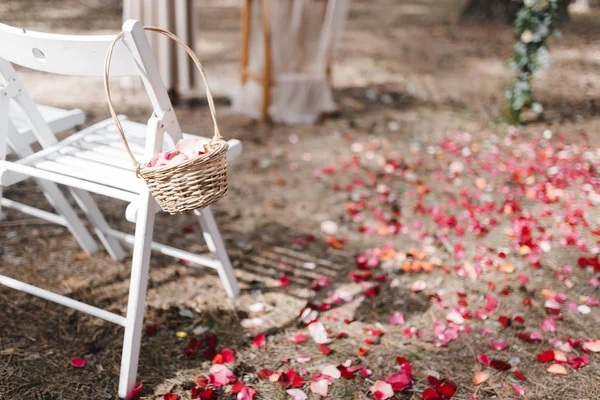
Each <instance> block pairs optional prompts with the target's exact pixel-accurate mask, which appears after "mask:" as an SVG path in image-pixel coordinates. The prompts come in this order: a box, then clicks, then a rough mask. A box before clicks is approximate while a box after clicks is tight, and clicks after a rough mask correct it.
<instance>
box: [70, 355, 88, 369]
mask: <svg viewBox="0 0 600 400" xmlns="http://www.w3.org/2000/svg"><path fill="white" fill-rule="evenodd" d="M86 364H87V361H85V360H84V359H83V358H77V357H75V358H72V359H71V365H72V366H73V367H74V368H84V367H85V365H86Z"/></svg>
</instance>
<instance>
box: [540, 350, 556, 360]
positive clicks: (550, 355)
mask: <svg viewBox="0 0 600 400" xmlns="http://www.w3.org/2000/svg"><path fill="white" fill-rule="evenodd" d="M537 359H538V361H539V362H541V363H547V362H550V361H554V350H546V351H543V352H541V353H540V354H538V355H537Z"/></svg>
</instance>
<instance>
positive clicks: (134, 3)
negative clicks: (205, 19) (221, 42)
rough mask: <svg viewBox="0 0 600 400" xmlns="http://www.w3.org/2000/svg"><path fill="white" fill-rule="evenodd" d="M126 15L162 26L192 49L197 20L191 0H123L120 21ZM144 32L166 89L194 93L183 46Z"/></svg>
mask: <svg viewBox="0 0 600 400" xmlns="http://www.w3.org/2000/svg"><path fill="white" fill-rule="evenodd" d="M128 19H137V20H140V21H142V23H143V24H144V25H151V26H156V27H159V28H162V29H166V30H168V31H170V32H172V33H174V34H175V35H177V36H179V38H180V39H181V40H182V41H183V42H184V43H185V44H187V45H188V46H190V47H191V48H192V49H193V50H195V44H196V33H197V28H198V24H197V18H196V16H195V13H194V10H193V7H192V0H124V1H123V21H126V20H128ZM147 36H148V40H149V42H150V45H151V46H152V49H153V50H154V56H155V57H156V59H157V61H158V66H159V68H160V72H161V75H162V78H163V81H164V83H165V86H166V87H167V90H175V91H176V92H177V93H178V94H180V95H183V96H186V95H190V94H196V93H195V91H196V89H197V88H198V79H197V77H196V68H195V67H194V64H193V62H192V60H191V59H190V58H189V57H188V56H187V54H186V52H185V50H183V49H182V48H181V47H180V46H177V43H175V42H173V41H172V40H169V38H167V37H165V36H163V35H158V34H156V33H152V32H148V33H147Z"/></svg>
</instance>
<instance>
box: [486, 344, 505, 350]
mask: <svg viewBox="0 0 600 400" xmlns="http://www.w3.org/2000/svg"><path fill="white" fill-rule="evenodd" d="M489 345H490V347H491V348H492V349H494V350H498V351H500V350H504V349H505V348H506V347H507V346H508V344H506V343H504V342H489Z"/></svg>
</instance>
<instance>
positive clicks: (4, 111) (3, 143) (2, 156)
mask: <svg viewBox="0 0 600 400" xmlns="http://www.w3.org/2000/svg"><path fill="white" fill-rule="evenodd" d="M8 107H9V100H8V99H5V98H2V97H0V161H4V160H6V152H7V147H8ZM0 200H2V186H1V185H0ZM4 218H5V216H4V214H2V204H0V221H2V220H3V219H4Z"/></svg>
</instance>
